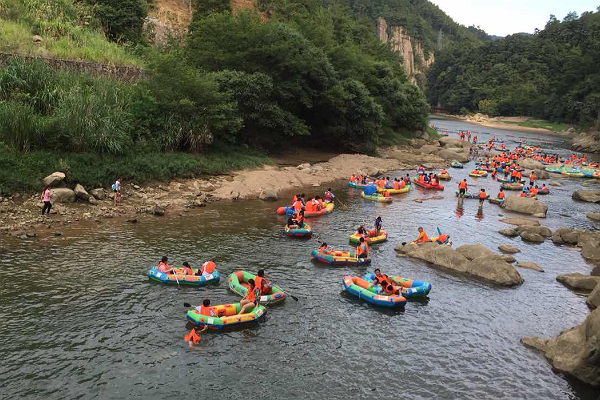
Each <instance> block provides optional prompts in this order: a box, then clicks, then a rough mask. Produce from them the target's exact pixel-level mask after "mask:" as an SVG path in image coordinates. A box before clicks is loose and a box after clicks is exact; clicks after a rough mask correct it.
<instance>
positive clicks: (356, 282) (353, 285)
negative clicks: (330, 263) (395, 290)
mask: <svg viewBox="0 0 600 400" xmlns="http://www.w3.org/2000/svg"><path fill="white" fill-rule="evenodd" d="M370 284H371V282H369V281H366V280H364V279H363V278H360V277H358V276H350V275H347V276H345V277H344V278H343V279H342V285H343V287H344V290H346V291H347V292H348V293H350V294H353V295H354V296H357V297H358V298H359V299H363V300H365V301H367V302H369V303H371V304H374V305H377V306H383V307H403V306H404V305H405V304H406V298H404V297H403V296H399V295H395V294H394V295H391V296H387V295H383V294H378V293H374V292H372V291H370V290H369V289H368V288H369V285H370Z"/></svg>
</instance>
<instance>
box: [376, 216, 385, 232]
mask: <svg viewBox="0 0 600 400" xmlns="http://www.w3.org/2000/svg"><path fill="white" fill-rule="evenodd" d="M382 225H383V222H382V221H381V217H377V218H376V219H375V236H379V235H380V234H381V226H382Z"/></svg>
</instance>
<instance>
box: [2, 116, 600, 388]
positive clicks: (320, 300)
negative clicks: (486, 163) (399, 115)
mask: <svg viewBox="0 0 600 400" xmlns="http://www.w3.org/2000/svg"><path fill="white" fill-rule="evenodd" d="M432 122H433V123H436V124H439V125H442V124H443V125H444V126H448V127H449V128H450V127H453V128H454V129H456V128H458V127H460V128H461V129H471V130H472V131H481V130H482V129H483V130H485V131H486V132H492V131H493V132H497V133H496V135H497V136H499V137H504V138H505V139H507V140H509V139H510V138H511V136H508V135H514V136H516V137H527V138H528V140H529V141H530V144H534V141H535V140H537V141H544V142H545V141H548V140H552V142H550V143H549V144H550V145H551V146H553V147H554V148H558V149H559V148H562V147H564V146H565V145H566V144H565V143H563V142H562V141H558V142H557V141H555V140H557V139H555V138H552V137H543V136H541V135H538V134H524V133H515V132H506V131H498V130H492V129H490V128H480V127H476V126H474V125H469V124H465V123H462V122H454V121H443V122H442V121H432ZM479 136H480V138H483V137H485V135H482V134H479ZM507 146H509V147H511V148H512V147H513V144H510V143H507ZM565 154H567V153H565ZM468 166H471V165H468ZM468 171H469V168H468V167H467V168H465V169H464V170H451V171H450V173H451V175H452V176H453V177H454V178H455V179H454V180H453V181H451V182H450V183H447V186H448V187H447V189H446V190H445V191H444V192H443V193H442V195H443V196H444V199H443V200H428V201H425V202H423V203H422V204H419V203H416V202H414V201H412V200H414V199H415V198H423V197H430V196H433V195H438V194H439V193H427V194H426V195H425V196H424V194H423V192H422V191H420V190H418V189H417V190H411V192H410V193H409V194H407V195H400V196H398V197H397V201H396V202H394V203H393V204H389V205H385V204H379V203H373V202H368V201H365V200H363V199H362V198H361V197H360V195H359V194H360V193H359V192H358V191H355V190H351V189H346V188H345V186H344V183H343V182H339V183H338V184H336V185H333V186H334V189H336V193H337V195H338V196H339V198H340V200H341V201H342V202H344V203H345V204H346V205H348V206H349V210H342V208H341V207H338V208H337V209H336V211H335V212H334V213H333V214H331V215H329V216H326V217H321V218H317V219H313V220H310V221H309V223H310V224H311V226H312V228H313V231H314V232H315V235H314V237H313V238H312V239H309V240H295V239H290V238H286V237H284V236H283V235H282V226H283V218H282V217H277V216H275V212H274V209H275V207H276V205H277V204H280V203H283V202H282V201H280V202H278V203H266V202H262V201H241V202H234V203H224V204H211V205H209V206H208V207H206V208H204V209H200V210H199V211H194V212H190V213H189V214H187V216H186V217H185V218H156V219H150V220H143V221H142V222H141V223H139V224H137V225H127V224H123V225H118V226H114V225H110V226H105V225H103V224H101V225H99V226H94V227H93V231H94V232H91V231H90V230H88V229H87V228H86V227H79V228H76V229H75V231H74V232H73V233H72V235H74V236H76V237H78V239H77V240H62V239H60V238H49V239H47V240H45V241H44V242H43V244H44V245H43V246H41V244H40V243H39V242H38V241H32V242H29V243H25V244H24V243H23V242H10V243H8V242H7V243H3V244H4V245H5V246H2V247H4V250H3V253H2V257H3V260H4V262H3V266H4V268H3V270H4V274H3V282H4V284H3V285H1V286H0V321H2V324H0V357H1V358H2V362H1V364H0V373H1V374H2V376H3V378H4V379H3V380H2V381H0V393H1V394H2V396H0V397H2V399H12V398H15V399H16V398H48V399H74V398H85V399H89V398H102V399H106V398H134V397H143V398H145V399H163V398H182V397H183V396H194V395H197V394H199V395H201V397H204V398H208V397H216V398H239V397H240V396H251V397H253V398H266V397H272V396H273V394H276V396H277V397H279V398H298V397H301V398H316V397H317V396H319V397H327V398H335V399H337V398H348V397H367V396H368V397H375V396H388V395H389V394H390V393H394V394H396V393H398V392H401V393H402V396H410V397H411V398H415V399H420V398H440V399H455V398H463V399H502V398H507V399H508V398H547V399H563V398H573V399H596V398H597V396H598V391H597V389H591V388H589V387H586V386H585V385H582V384H579V383H577V382H576V381H574V380H571V379H567V378H565V377H564V376H562V375H559V374H555V373H553V372H552V370H551V367H550V365H549V363H548V362H547V361H546V360H545V359H544V357H543V356H542V355H541V354H539V353H537V352H535V351H533V350H531V349H528V348H526V347H524V346H523V345H521V344H520V343H519V339H520V338H522V337H525V336H544V337H550V336H555V335H557V334H558V333H559V332H560V331H561V330H564V329H567V328H570V327H572V326H574V325H576V324H579V323H581V321H583V319H584V318H585V317H586V316H587V315H588V314H589V310H588V308H587V307H586V305H585V300H584V298H583V297H579V296H577V295H575V294H574V293H573V292H571V291H570V290H568V289H566V288H565V287H564V286H562V285H561V284H559V283H558V282H556V279H555V277H556V275H557V274H560V273H567V272H582V273H589V272H590V271H591V269H592V267H591V266H590V265H588V264H586V263H585V262H584V261H583V259H582V258H581V256H580V254H579V253H577V252H571V251H566V250H564V249H560V248H558V247H556V246H554V245H553V244H552V242H550V241H547V242H546V243H543V244H540V245H531V244H525V243H522V242H521V241H520V239H508V238H504V237H503V236H501V235H499V234H498V233H497V230H499V229H502V228H505V227H507V225H505V224H503V223H501V222H499V219H501V218H500V217H499V216H498V215H499V214H504V215H505V216H512V215H511V214H510V213H507V212H504V211H503V210H501V209H500V208H499V207H497V206H495V205H491V204H485V205H484V207H483V213H482V215H478V207H477V201H474V200H473V201H469V200H465V201H464V206H463V209H462V210H458V209H457V201H456V198H455V197H454V192H455V188H456V184H457V179H459V178H460V179H462V177H466V176H467V174H468ZM399 174H400V173H399ZM389 175H390V176H392V175H393V174H392V173H390V174H389ZM467 179H468V181H469V183H470V184H472V186H474V187H485V188H486V191H487V190H492V192H494V193H495V191H497V189H498V187H499V184H498V183H495V182H492V180H491V179H490V178H487V179H486V178H478V179H472V178H467ZM560 181H561V182H562V183H563V184H564V186H563V187H560V188H554V187H551V190H552V191H553V194H551V195H549V196H545V197H544V198H543V200H544V201H546V202H548V204H549V207H550V211H549V212H548V218H547V220H546V221H544V222H543V223H544V225H547V226H549V227H550V228H552V229H554V228H557V227H559V226H579V227H585V228H597V226H594V225H592V223H591V221H589V220H587V219H586V217H585V215H584V213H585V212H586V211H590V210H592V208H597V206H595V205H589V204H583V203H575V202H573V201H572V200H571V198H570V195H571V193H572V191H573V190H575V189H576V188H578V187H580V184H581V183H582V182H583V181H581V180H568V179H560ZM323 189H324V188H310V189H308V188H307V189H305V190H304V191H305V192H306V193H307V194H315V193H318V192H320V191H322V190H323ZM287 195H291V192H290V193H288V194H283V195H282V196H281V198H287ZM561 213H562V214H565V215H567V214H568V215H570V216H569V217H566V216H563V215H560V214H561ZM378 215H381V217H382V218H383V222H384V229H386V230H387V231H388V232H389V235H390V240H389V241H388V242H386V243H384V244H382V245H379V246H371V251H372V258H373V261H374V262H373V267H375V266H377V267H381V268H382V269H383V270H384V272H386V273H388V274H390V275H403V276H407V277H411V278H415V279H419V280H426V281H428V282H430V283H431V284H432V285H433V289H432V292H431V294H430V296H429V299H428V300H422V301H410V302H409V303H408V304H407V305H406V307H405V309H404V310H396V311H393V310H386V309H380V308H374V307H372V306H370V305H368V304H367V303H364V302H362V301H359V300H358V299H356V298H354V297H352V296H349V295H347V294H345V293H343V292H342V290H341V281H342V277H343V276H344V275H347V274H363V273H364V272H366V271H367V268H361V267H337V268H330V267H327V266H324V265H322V264H315V263H313V262H312V261H311V260H310V251H311V250H312V249H313V248H315V247H317V246H318V240H326V241H327V243H329V244H330V245H332V246H334V247H338V248H342V247H345V248H349V245H348V241H347V238H348V234H349V233H351V231H352V230H353V229H354V228H356V226H357V225H358V224H359V223H360V222H361V221H363V220H364V221H366V222H367V223H368V224H372V221H373V220H374V219H375V217H376V216H378ZM418 226H423V227H425V229H426V231H427V232H428V233H429V234H430V235H434V233H435V230H436V227H439V228H440V229H441V230H442V231H444V232H449V233H450V234H451V236H452V239H453V241H454V244H455V247H456V246H459V245H461V244H465V243H482V244H485V245H486V246H488V247H489V248H491V249H496V248H497V246H498V245H500V244H503V243H514V244H515V245H516V246H517V247H519V248H520V249H521V251H522V252H521V253H519V254H517V255H516V258H517V259H518V260H523V261H526V260H527V261H535V262H537V263H538V264H539V265H541V266H542V267H543V268H544V269H545V270H546V272H545V273H538V272H535V271H531V270H526V269H520V270H519V272H520V273H521V275H522V276H523V277H524V279H525V283H524V284H523V285H521V286H519V287H517V288H511V289H507V288H500V287H496V286H493V285H489V284H486V283H484V282H482V281H478V280H474V279H471V278H469V277H466V276H462V275H459V274H455V273H451V272H448V271H442V270H439V269H436V268H434V267H431V266H429V265H427V264H426V263H423V262H420V261H417V260H411V259H407V258H399V257H396V255H395V252H394V250H393V249H394V246H395V245H396V244H397V243H399V242H403V241H408V240H410V239H413V238H415V237H416V229H417V227H418ZM2 240H5V239H4V238H3V239H2ZM163 254H167V255H169V258H170V261H171V262H172V264H176V265H179V264H181V263H182V262H183V261H186V260H187V261H189V262H191V263H193V264H199V263H201V262H203V261H204V260H206V259H207V258H208V257H210V256H214V257H215V258H216V259H217V266H218V269H219V271H220V272H221V273H222V275H224V276H223V278H222V280H221V283H220V285H218V286H211V287H206V288H200V289H196V288H178V287H177V286H168V287H167V286H163V285H160V284H154V283H150V282H148V279H147V277H146V272H147V270H148V268H149V267H150V266H151V265H152V264H154V263H156V261H157V259H158V258H159V257H160V256H162V255H163ZM240 268H244V269H249V270H251V271H256V270H257V269H259V268H264V269H266V273H267V276H268V278H270V279H271V280H273V281H275V282H277V283H278V284H279V285H280V286H282V287H283V288H284V289H285V290H287V291H288V292H289V293H291V294H293V295H295V296H297V297H298V298H299V301H298V302H295V301H294V300H293V299H291V298H288V299H287V300H286V302H285V303H284V304H282V305H277V306H273V307H270V308H269V310H268V313H267V317H266V320H265V321H264V323H261V324H260V325H258V326H255V327H252V328H248V329H242V330H236V331H232V332H227V333H213V332H210V333H205V334H202V339H201V343H200V344H199V345H198V346H195V347H193V348H189V347H188V345H187V344H186V343H185V342H184V341H183V336H184V335H185V334H186V333H187V331H188V330H189V327H188V326H186V321H185V313H186V311H187V310H186V309H185V307H183V302H185V301H187V302H190V303H194V304H197V303H198V302H200V301H201V300H202V299H203V298H204V297H208V298H210V299H211V300H212V302H213V303H215V304H216V303H229V302H232V301H235V300H237V299H238V297H237V296H236V295H234V294H232V293H231V292H229V291H228V290H227V284H226V279H227V275H228V274H230V273H231V272H233V271H235V270H237V269H240ZM368 270H372V267H371V268H368Z"/></svg>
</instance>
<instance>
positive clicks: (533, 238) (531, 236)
mask: <svg viewBox="0 0 600 400" xmlns="http://www.w3.org/2000/svg"><path fill="white" fill-rule="evenodd" d="M520 236H521V239H522V240H524V241H526V242H531V243H543V242H544V241H545V240H546V239H545V238H544V237H543V236H542V235H538V234H537V233H534V232H530V231H523V232H521V233H520Z"/></svg>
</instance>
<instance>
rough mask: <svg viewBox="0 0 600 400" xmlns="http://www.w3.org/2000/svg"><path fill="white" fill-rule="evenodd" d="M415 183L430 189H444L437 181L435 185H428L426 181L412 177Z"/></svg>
mask: <svg viewBox="0 0 600 400" xmlns="http://www.w3.org/2000/svg"><path fill="white" fill-rule="evenodd" d="M413 182H414V183H415V185H417V186H420V187H422V188H423V189H431V190H444V187H443V186H442V185H440V184H439V183H438V184H437V185H430V184H429V183H426V182H421V181H419V180H418V179H417V178H415V179H413Z"/></svg>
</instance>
